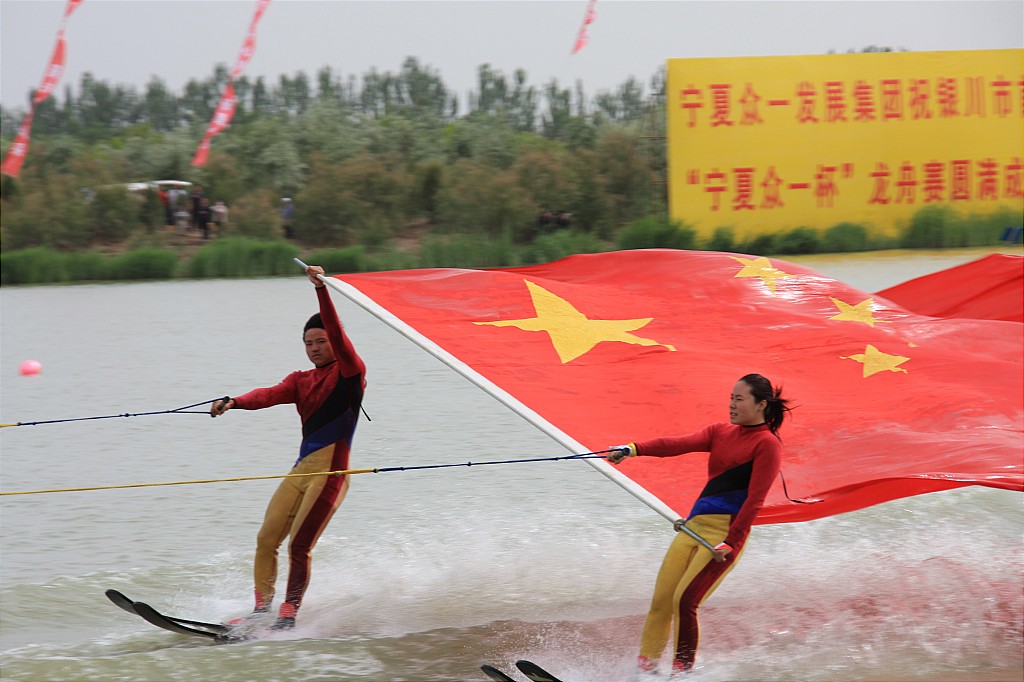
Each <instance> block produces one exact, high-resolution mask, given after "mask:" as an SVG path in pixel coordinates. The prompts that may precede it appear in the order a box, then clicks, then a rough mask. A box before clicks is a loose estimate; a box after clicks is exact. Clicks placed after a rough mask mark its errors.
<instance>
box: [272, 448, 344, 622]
mask: <svg viewBox="0 0 1024 682" xmlns="http://www.w3.org/2000/svg"><path fill="white" fill-rule="evenodd" d="M335 447H336V445H329V446H327V447H323V448H321V449H319V450H317V451H316V452H311V453H310V454H308V455H307V456H306V457H304V458H303V459H302V461H300V462H299V463H298V464H296V465H295V467H294V468H293V469H292V470H291V472H290V473H293V474H305V473H312V472H316V471H331V462H332V457H333V455H334V449H335ZM347 492H348V476H302V477H297V478H286V479H284V480H283V481H281V484H280V485H279V486H278V487H277V491H276V492H275V493H274V496H273V497H271V498H270V503H269V504H268V505H267V512H266V515H265V516H264V518H263V526H262V527H261V528H260V531H259V534H258V535H257V536H256V560H255V562H254V564H253V579H254V581H255V587H256V608H266V607H268V606H269V605H270V602H271V601H272V600H273V598H274V589H275V584H276V582H277V551H278V548H279V547H280V546H281V543H282V542H284V539H285V538H286V537H289V536H291V540H290V541H289V543H288V559H289V570H288V586H287V589H286V591H285V604H284V605H283V606H282V611H281V613H282V614H283V615H285V612H286V611H287V612H288V613H289V614H291V615H294V613H295V612H296V611H298V609H299V606H300V605H301V604H302V595H303V594H305V592H306V587H307V586H308V585H309V577H310V564H311V559H310V555H311V553H312V551H313V547H314V546H316V543H317V540H319V539H320V534H321V533H323V531H324V529H325V528H327V524H328V523H330V520H331V517H333V516H334V512H335V511H337V509H338V507H339V506H341V503H342V501H343V500H344V499H345V494H346V493H347Z"/></svg>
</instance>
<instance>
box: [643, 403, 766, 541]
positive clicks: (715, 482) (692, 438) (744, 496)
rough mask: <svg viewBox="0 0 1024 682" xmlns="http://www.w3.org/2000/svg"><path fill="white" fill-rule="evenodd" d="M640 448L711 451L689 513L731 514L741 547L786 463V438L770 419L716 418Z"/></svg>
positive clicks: (668, 452) (659, 452)
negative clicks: (752, 422) (691, 430)
mask: <svg viewBox="0 0 1024 682" xmlns="http://www.w3.org/2000/svg"><path fill="white" fill-rule="evenodd" d="M636 452H637V454H638V455H648V456H653V457H674V456H675V455H682V454H685V453H687V452H707V453H710V455H711V456H710V457H709V458H708V482H707V484H706V485H705V486H704V490H702V491H701V493H700V496H699V497H698V498H697V501H696V502H695V503H694V505H693V509H692V510H691V511H690V516H689V518H693V517H694V516H698V515H700V514H731V515H732V516H733V519H732V521H731V523H730V524H729V534H728V535H727V536H726V538H725V542H726V543H728V544H729V545H730V546H732V547H738V546H739V543H740V542H742V541H743V540H744V539H746V537H747V535H748V534H749V533H750V526H751V525H752V524H753V522H754V519H755V518H756V517H757V513H758V512H759V511H761V507H762V506H764V500H765V497H766V496H767V495H768V491H769V490H770V489H771V487H772V483H774V482H775V477H776V476H778V475H779V470H780V469H781V468H782V441H780V440H779V438H778V436H776V435H775V434H773V433H772V432H771V430H770V429H769V428H768V426H767V425H766V424H762V425H760V426H739V425H737V424H726V423H720V424H711V425H710V426H706V427H704V428H703V429H701V430H700V431H696V432H694V433H691V434H687V435H685V436H674V437H669V438H654V439H651V440H646V441H643V442H640V443H636Z"/></svg>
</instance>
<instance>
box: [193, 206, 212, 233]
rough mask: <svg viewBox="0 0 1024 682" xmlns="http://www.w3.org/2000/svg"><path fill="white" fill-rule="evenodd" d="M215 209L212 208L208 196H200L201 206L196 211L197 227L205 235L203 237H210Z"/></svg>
mask: <svg viewBox="0 0 1024 682" xmlns="http://www.w3.org/2000/svg"><path fill="white" fill-rule="evenodd" d="M212 217H213V211H212V210H211V209H210V200H209V199H207V198H206V197H200V198H199V208H197V209H196V212H195V221H196V227H197V228H198V230H199V232H200V233H201V234H202V235H203V239H209V238H210V219H211V218H212Z"/></svg>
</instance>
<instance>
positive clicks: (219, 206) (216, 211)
mask: <svg viewBox="0 0 1024 682" xmlns="http://www.w3.org/2000/svg"><path fill="white" fill-rule="evenodd" d="M210 210H211V211H212V212H213V216H212V218H211V221H212V222H213V224H214V226H215V227H216V228H217V234H220V233H221V231H222V230H223V229H224V226H225V225H227V224H228V207H227V205H226V204H225V203H224V202H223V201H218V202H217V203H215V204H214V205H213V206H212V207H211V208H210Z"/></svg>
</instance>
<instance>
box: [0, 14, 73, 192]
mask: <svg viewBox="0 0 1024 682" xmlns="http://www.w3.org/2000/svg"><path fill="white" fill-rule="evenodd" d="M81 3H82V0H68V4H67V5H66V6H65V7H64V16H63V17H61V20H60V27H59V28H58V29H57V44H56V46H54V48H53V54H52V55H51V56H50V62H49V64H48V65H47V67H46V73H45V74H43V82H42V83H40V85H39V88H38V89H37V90H36V91H35V94H33V96H32V109H31V110H30V111H29V112H28V113H27V114H25V118H24V119H22V121H21V126H20V127H19V128H18V134H17V135H16V136H15V137H14V142H12V143H11V147H10V149H8V150H7V155H6V156H5V157H4V162H3V166H0V173H3V174H4V175H9V176H11V177H12V178H16V177H18V175H19V174H20V173H21V166H22V164H24V163H25V157H26V156H27V155H28V142H29V136H30V135H31V133H32V118H33V117H34V115H35V110H36V107H37V106H39V103H40V102H42V101H43V100H45V99H46V98H47V97H49V96H50V94H51V93H52V92H53V90H54V89H55V88H56V87H57V83H58V82H59V81H60V78H61V76H63V75H64V60H65V51H66V47H67V41H66V40H65V38H64V26H65V24H67V20H68V17H70V16H71V13H72V12H74V11H75V8H77V7H78V6H79V5H80V4H81Z"/></svg>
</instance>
